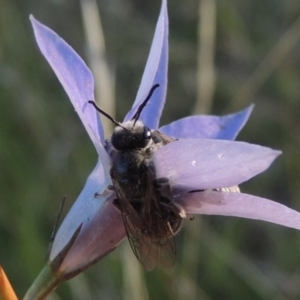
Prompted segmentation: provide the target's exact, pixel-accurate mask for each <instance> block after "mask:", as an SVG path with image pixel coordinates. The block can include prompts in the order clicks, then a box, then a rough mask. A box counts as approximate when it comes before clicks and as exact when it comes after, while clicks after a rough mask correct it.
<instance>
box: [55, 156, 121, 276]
mask: <svg viewBox="0 0 300 300" xmlns="http://www.w3.org/2000/svg"><path fill="white" fill-rule="evenodd" d="M109 183H111V182H110V177H109V175H106V176H105V170H104V168H103V166H102V164H101V161H100V160H99V162H98V164H97V165H96V167H95V169H94V170H93V172H92V173H91V174H90V176H89V178H88V180H87V182H86V185H85V187H84V189H83V190H82V192H81V194H80V195H79V197H78V199H77V200H76V201H75V203H74V204H73V206H72V208H71V209H70V211H69V213H68V215H67V216H66V218H65V219H64V221H63V223H62V225H61V226H60V228H59V230H58V232H57V234H56V236H55V240H54V243H53V246H52V249H51V253H50V261H52V260H54V259H55V258H56V257H57V256H58V255H59V253H60V252H61V251H62V249H63V248H64V247H65V246H66V244H67V243H68V242H69V241H70V239H71V238H72V236H73V234H74V232H75V231H76V230H77V229H78V228H79V227H80V225H81V224H82V228H81V231H80V233H79V235H78V237H77V238H76V240H75V242H74V244H73V245H72V247H71V249H70V250H69V252H68V253H67V255H66V257H65V259H64V261H63V263H62V265H61V266H60V268H59V270H60V272H63V273H64V274H65V273H69V272H73V271H74V270H77V269H82V268H84V267H85V266H87V265H89V264H90V263H91V262H93V261H95V260H97V259H98V258H100V257H102V256H103V255H105V254H106V253H108V252H109V251H111V250H112V249H114V248H115V247H116V245H117V244H118V243H119V242H120V241H121V240H122V239H123V238H124V237H125V230H124V226H123V221H122V217H121V214H120V212H119V211H118V210H117V209H116V208H115V206H114V205H112V203H111V201H108V199H109V198H111V196H112V192H111V191H107V190H106V189H107V186H108V184H109ZM95 193H98V194H99V196H97V197H95Z"/></svg>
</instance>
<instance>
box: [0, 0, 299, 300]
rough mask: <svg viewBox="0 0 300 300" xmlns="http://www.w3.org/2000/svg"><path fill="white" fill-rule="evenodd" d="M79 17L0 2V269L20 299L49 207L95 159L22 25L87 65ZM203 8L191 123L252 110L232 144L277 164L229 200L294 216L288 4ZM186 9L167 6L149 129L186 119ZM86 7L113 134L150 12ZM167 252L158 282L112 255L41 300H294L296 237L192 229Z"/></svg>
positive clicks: (221, 220) (294, 107)
mask: <svg viewBox="0 0 300 300" xmlns="http://www.w3.org/2000/svg"><path fill="white" fill-rule="evenodd" d="M202 1H204V0H202ZM84 2H85V1H82V2H81V3H84ZM81 3H80V2H78V1H71V0H63V1H55V0H41V1H32V0H31V1H21V0H0V99H1V105H0V197H1V198H0V264H1V265H2V266H3V268H4V269H5V271H6V273H7V275H8V276H9V278H10V280H11V282H12V284H13V286H14V288H15V290H16V292H17V294H18V295H19V296H20V298H22V296H23V295H24V294H25V292H26V290H27V289H28V287H29V286H30V284H31V283H32V281H33V280H34V278H35V277H36V275H37V274H38V272H39V271H40V270H41V269H42V267H43V266H44V264H45V257H46V253H47V247H48V243H49V240H50V235H51V231H52V226H53V224H54V219H55V215H56V213H57V210H58V207H59V204H60V202H61V199H62V198H63V196H64V195H67V205H66V208H65V212H67V211H68V208H69V207H70V206H71V205H72V202H73V201H74V200H75V199H76V197H77V195H78V194H79V192H80V191H81V189H82V187H83V185H84V183H85V180H86V178H87V176H88V174H89V173H90V171H91V170H92V168H93V167H94V165H95V163H96V158H97V157H96V152H95V150H94V149H93V146H92V143H91V141H90V140H89V137H88V135H87V133H86V132H85V130H84V128H83V126H82V125H81V123H80V121H79V119H78V117H77V115H76V114H75V113H74V111H73V108H72V107H71V105H70V103H69V100H68V98H67V96H66V94H65V92H64V91H63V89H62V87H61V85H60V83H59V82H58V80H57V79H56V77H55V75H54V73H53V72H52V70H51V69H50V67H49V66H48V64H47V63H46V61H45V59H44V58H43V57H42V56H41V54H40V52H39V50H38V48H37V45H36V42H35V40H34V37H33V32H32V29H31V25H30V23H29V19H28V17H29V14H33V15H34V16H35V17H36V18H37V19H38V20H40V21H41V22H43V23H44V24H46V25H48V26H49V27H50V28H52V29H53V30H55V31H56V32H57V33H58V34H59V35H60V36H62V37H63V38H64V39H65V40H66V41H67V42H68V43H69V44H70V45H72V47H73V48H74V49H75V50H76V51H77V52H78V53H79V54H80V55H81V56H82V57H83V59H84V60H85V61H87V60H88V57H87V44H86V38H85V34H84V26H83V21H82V6H81ZM202 3H204V2H202ZM208 3H210V4H211V5H212V7H214V8H215V9H216V20H215V21H214V20H213V19H212V21H213V24H215V26H216V36H215V55H214V58H215V60H214V71H215V76H216V84H215V87H214V96H213V101H212V102H210V104H211V105H210V106H211V108H210V109H209V111H208V112H207V111H206V112H205V113H210V114H226V113H232V112H235V111H238V110H241V109H243V108H244V107H246V106H247V105H249V104H250V103H255V104H256V106H255V110H254V112H253V114H252V116H251V118H250V120H249V122H248V124H247V125H246V127H245V129H244V130H243V131H242V133H241V134H240V135H239V137H238V140H243V141H249V142H252V143H256V144H261V145H265V146H269V147H272V148H275V149H281V150H282V151H283V155H282V156H281V157H280V158H279V159H277V160H276V162H275V163H274V165H273V166H272V167H271V169H269V170H268V171H267V172H265V173H263V174H261V175H259V176H257V177H256V178H254V179H252V180H251V181H250V182H247V183H245V184H243V185H242V186H241V189H242V191H243V192H246V193H251V194H255V195H258V196H262V197H265V198H269V199H273V200H275V201H277V202H280V203H283V204H285V205H287V206H289V207H291V208H294V209H296V210H298V211H300V197H299V196H300V184H299V178H300V158H299V156H300V150H299V149H300V148H299V146H300V145H299V144H300V87H299V82H300V43H299V40H300V2H299V1H298V0H289V1H279V0H264V1H261V0H228V1H224V0H217V1H216V2H213V1H212V0H210V1H209V0H208ZM199 4H200V2H199V1H197V0H187V1H178V0H172V1H171V0H170V1H169V4H168V8H169V18H170V68H169V87H168V96H167V103H166V106H165V110H164V113H163V117H162V123H161V124H166V123H168V122H170V121H173V120H176V119H178V118H180V117H184V116H188V115H191V114H193V113H194V111H195V110H194V107H195V105H196V99H197V95H199V91H198V90H197V88H196V87H197V81H196V77H197V76H196V74H197V72H198V73H199V72H201V70H199V68H197V59H198V58H197V57H198V49H199V45H200V44H201V41H199V38H198V32H197V30H198V29H197V28H198V22H199ZM98 7H99V11H100V16H101V23H102V26H103V31H104V37H105V42H106V51H107V53H106V55H107V59H108V64H109V66H110V68H111V70H112V73H113V74H114V77H115V87H114V93H115V96H116V107H117V109H116V118H117V119H118V120H122V118H123V117H124V115H125V113H126V111H128V109H129V108H130V106H131V104H132V102H133V99H134V98H135V94H136V91H137V89H138V85H139V82H140V78H141V75H142V72H143V68H144V66H145V62H146V59H147V55H148V52H149V49H150V45H151V41H152V36H153V33H154V28H155V24H156V21H157V18H158V13H159V9H160V1H158V0H156V1H153V0H143V1H138V0H106V1H104V0H98ZM202 12H203V11H202ZM200 93H201V91H200ZM176 242H177V248H178V261H177V263H176V265H175V267H174V268H172V269H170V270H164V269H160V268H156V269H155V270H154V271H152V272H149V273H147V272H145V271H144V270H142V269H140V267H139V265H138V263H137V261H136V259H135V257H134V256H133V254H132V252H131V250H130V248H129V246H128V242H127V241H126V242H123V243H122V245H121V246H120V247H118V249H117V250H116V251H114V252H113V253H111V254H110V255H109V256H107V257H105V258H104V259H103V260H102V261H100V262H99V263H98V264H97V265H95V266H93V267H92V268H91V269H89V270H88V271H86V272H84V273H83V274H81V275H79V276H78V277H76V278H74V279H72V280H70V281H69V282H66V283H64V284H62V285H61V286H60V287H59V288H58V289H57V290H56V292H55V293H53V294H52V295H51V296H50V297H49V299H74V300H75V299H87V300H89V299H133V300H135V299H155V300H156V299H172V300H173V299H204V300H206V299H251V300H253V299H276V300H277V299H299V298H300V284H299V282H300V269H299V266H300V233H299V232H297V231H296V230H293V229H288V228H284V227H280V226H277V225H274V224H268V223H264V222H259V221H250V220H244V219H237V218H229V217H228V218H227V217H219V216H202V217H200V216H196V217H195V219H194V220H193V221H187V222H186V224H185V228H184V229H183V230H182V232H181V233H180V234H179V236H178V237H177V238H176Z"/></svg>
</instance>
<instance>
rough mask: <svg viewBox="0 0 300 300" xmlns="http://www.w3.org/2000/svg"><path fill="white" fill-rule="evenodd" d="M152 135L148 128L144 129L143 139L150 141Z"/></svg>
mask: <svg viewBox="0 0 300 300" xmlns="http://www.w3.org/2000/svg"><path fill="white" fill-rule="evenodd" d="M151 137H152V135H151V130H150V129H149V128H148V127H146V126H145V127H144V138H145V139H147V140H149V139H151Z"/></svg>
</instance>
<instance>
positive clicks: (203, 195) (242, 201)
mask: <svg viewBox="0 0 300 300" xmlns="http://www.w3.org/2000/svg"><path fill="white" fill-rule="evenodd" d="M176 202H177V203H178V204H180V205H182V206H183V207H184V208H185V210H186V212H187V213H190V214H205V215H222V216H234V217H240V218H247V219H255V220H262V221H266V222H271V223H275V224H279V225H283V226H286V227H291V228H295V229H300V213H299V212H297V211H295V210H293V209H290V208H288V207H287V206H284V205H282V204H280V203H276V202H274V201H271V200H268V199H264V198H260V197H256V196H253V195H248V194H243V193H222V192H209V191H205V192H197V193H186V194H182V195H180V196H179V197H178V198H177V199H176Z"/></svg>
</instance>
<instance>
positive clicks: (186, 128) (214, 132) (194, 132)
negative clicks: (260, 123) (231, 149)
mask: <svg viewBox="0 0 300 300" xmlns="http://www.w3.org/2000/svg"><path fill="white" fill-rule="evenodd" d="M253 108H254V105H253V104H252V105H250V106H248V107H247V108H246V109H244V110H242V111H239V112H237V113H235V114H230V115H226V116H222V117H219V116H191V117H187V118H183V119H180V120H178V121H175V122H172V123H171V124H169V125H166V126H162V127H161V128H160V131H162V132H163V133H165V134H167V135H169V136H172V137H175V138H179V139H201V138H206V139H220V140H234V139H235V138H236V136H237V135H238V133H239V132H240V131H241V129H242V128H243V127H244V125H245V124H246V122H247V121H248V118H249V116H250V114H251V112H252V110H253Z"/></svg>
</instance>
